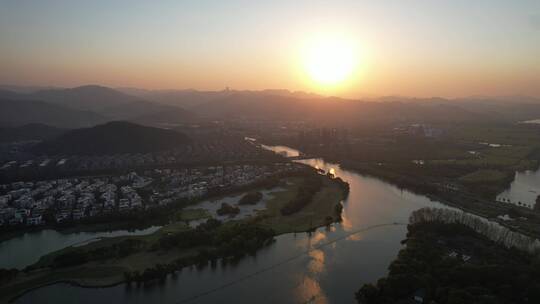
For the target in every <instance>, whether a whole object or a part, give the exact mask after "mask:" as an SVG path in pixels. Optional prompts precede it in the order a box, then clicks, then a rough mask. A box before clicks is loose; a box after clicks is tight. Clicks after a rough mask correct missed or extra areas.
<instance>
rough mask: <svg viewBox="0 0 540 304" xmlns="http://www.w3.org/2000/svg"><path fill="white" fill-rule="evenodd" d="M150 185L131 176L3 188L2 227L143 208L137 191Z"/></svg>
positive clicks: (144, 180)
mask: <svg viewBox="0 0 540 304" xmlns="http://www.w3.org/2000/svg"><path fill="white" fill-rule="evenodd" d="M150 182H151V181H149V180H148V179H146V178H143V177H140V176H138V175H137V174H136V173H130V174H126V175H121V176H116V177H105V178H72V179H57V180H48V181H38V182H15V183H11V184H4V185H0V194H1V195H0V226H2V225H12V226H16V225H27V226H33V225H41V224H44V223H45V222H53V223H61V222H64V221H78V220H81V219H83V218H86V217H92V216H97V215H99V214H104V213H110V212H115V211H126V210H134V209H138V208H142V199H141V197H140V196H139V195H138V194H137V192H136V190H135V188H136V187H138V186H145V185H147V184H149V183H150ZM120 185H121V186H120Z"/></svg>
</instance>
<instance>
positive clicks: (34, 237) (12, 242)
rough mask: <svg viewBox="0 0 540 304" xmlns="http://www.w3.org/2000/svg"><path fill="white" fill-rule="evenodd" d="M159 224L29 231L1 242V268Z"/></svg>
mask: <svg viewBox="0 0 540 304" xmlns="http://www.w3.org/2000/svg"><path fill="white" fill-rule="evenodd" d="M159 228H161V227H159V226H152V227H149V228H146V229H141V230H130V231H128V230H114V231H103V232H76V233H62V232H58V231H56V230H53V229H45V230H41V231H37V232H27V233H25V234H23V235H21V236H17V237H14V238H12V239H9V240H7V241H3V242H0V268H19V269H22V268H24V267H26V266H29V265H31V264H34V263H35V262H37V261H38V260H39V258H40V257H41V256H43V255H45V254H48V253H51V252H53V251H57V250H60V249H62V248H65V247H68V246H77V245H82V244H86V243H88V242H92V241H95V240H98V239H100V238H104V237H115V236H125V235H145V234H150V233H153V232H155V231H157V230H158V229H159Z"/></svg>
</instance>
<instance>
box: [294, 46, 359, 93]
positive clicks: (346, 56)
mask: <svg viewBox="0 0 540 304" xmlns="http://www.w3.org/2000/svg"><path fill="white" fill-rule="evenodd" d="M356 52H357V51H356V49H355V48H354V46H353V44H352V43H350V42H349V41H346V40H344V39H336V38H323V39H318V40H316V41H313V42H311V43H310V44H309V45H308V46H307V50H306V54H305V58H304V60H305V63H304V64H305V68H306V71H307V73H308V75H309V76H310V78H311V79H312V80H313V81H315V82H316V83H317V84H319V85H322V86H330V85H336V84H339V83H341V82H343V81H345V80H347V78H348V77H350V76H351V74H352V73H353V71H354V69H355V68H356V65H357V60H358V59H357V56H358V54H357V53H356Z"/></svg>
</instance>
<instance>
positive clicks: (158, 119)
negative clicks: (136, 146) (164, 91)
mask: <svg viewBox="0 0 540 304" xmlns="http://www.w3.org/2000/svg"><path fill="white" fill-rule="evenodd" d="M201 120H202V119H200V118H199V117H198V116H197V115H196V114H195V113H193V112H190V111H187V110H184V109H182V108H177V107H172V106H163V109H162V110H161V111H159V112H155V113H152V112H150V113H148V114H143V115H140V116H138V117H135V118H132V119H129V121H132V122H135V123H140V124H143V125H149V126H160V127H166V126H177V125H182V124H185V123H192V122H198V121H201Z"/></svg>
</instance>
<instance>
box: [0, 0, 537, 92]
mask: <svg viewBox="0 0 540 304" xmlns="http://www.w3.org/2000/svg"><path fill="white" fill-rule="evenodd" d="M319 33H324V34H325V35H327V36H332V35H335V36H339V37H346V38H345V39H347V40H348V41H350V42H351V43H354V44H355V45H357V48H356V49H355V52H357V53H358V55H357V58H358V65H357V67H356V70H355V71H356V72H355V73H354V75H353V76H352V77H351V78H350V79H349V80H348V81H347V82H346V83H343V84H342V85H340V86H337V87H333V88H324V87H321V86H319V85H317V84H315V83H313V82H312V81H311V80H310V79H309V77H307V76H306V75H305V69H304V68H303V66H302V56H303V53H302V49H303V48H304V47H305V45H306V41H307V40H308V39H310V37H313V36H314V35H318V34H319ZM0 83H3V84H18V85H54V86H76V85H81V84H89V83H92V84H103V85H108V86H135V87H142V88H151V89H157V88H178V89H181V88H196V89H211V90H216V89H223V88H224V87H226V86H229V87H231V88H234V89H264V88H287V89H291V90H307V91H316V92H322V93H328V94H334V95H342V96H348V97H356V96H362V95H391V94H399V95H415V96H434V95H438V96H464V95H476V94H483V95H506V94H524V95H535V96H540V1H538V0H531V1H496V0H489V1H488V0H486V1H480V0H477V1H457V0H452V1H435V0H433V1H428V0H425V1H412V0H403V1H400V0H395V1H359V0H350V1H300V0H295V1H278V0H273V1H265V2H257V1H254V0H251V1H219V0H216V1H203V0H198V1H133V0H130V1H95V0H93V1H38V0H36V1H25V0H13V1H6V0H0Z"/></svg>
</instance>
